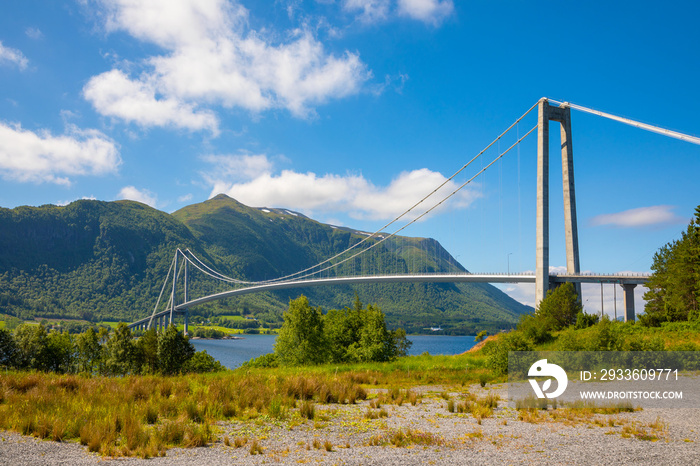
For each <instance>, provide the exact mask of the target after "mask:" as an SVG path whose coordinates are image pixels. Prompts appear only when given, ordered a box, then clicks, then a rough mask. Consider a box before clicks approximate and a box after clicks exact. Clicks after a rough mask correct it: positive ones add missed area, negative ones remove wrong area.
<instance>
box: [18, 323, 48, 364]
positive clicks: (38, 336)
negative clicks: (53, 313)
mask: <svg viewBox="0 0 700 466" xmlns="http://www.w3.org/2000/svg"><path fill="white" fill-rule="evenodd" d="M15 342H16V343H17V347H18V349H19V361H18V362H19V364H18V365H19V367H21V368H26V369H36V370H40V371H46V370H48V368H49V350H48V335H47V334H46V327H44V326H43V325H29V324H22V325H20V326H19V327H17V328H16V329H15Z"/></svg>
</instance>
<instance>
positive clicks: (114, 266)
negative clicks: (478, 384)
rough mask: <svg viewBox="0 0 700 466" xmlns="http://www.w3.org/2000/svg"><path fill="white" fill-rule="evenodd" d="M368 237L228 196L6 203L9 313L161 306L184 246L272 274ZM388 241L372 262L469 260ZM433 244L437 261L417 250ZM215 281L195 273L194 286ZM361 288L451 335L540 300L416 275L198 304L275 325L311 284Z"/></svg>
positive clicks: (398, 321)
mask: <svg viewBox="0 0 700 466" xmlns="http://www.w3.org/2000/svg"><path fill="white" fill-rule="evenodd" d="M362 238H363V236H362V234H361V232H356V231H354V230H352V229H347V228H337V227H333V226H330V225H325V224H322V223H319V222H316V221H314V220H312V219H309V218H307V217H305V216H303V215H301V214H297V213H294V212H290V211H288V210H282V209H272V208H270V209H262V208H260V209H257V208H250V207H247V206H244V205H243V204H240V203H239V202H237V201H235V200H233V199H231V198H229V197H227V196H223V195H220V196H217V197H215V198H213V199H210V200H208V201H206V202H203V203H200V204H195V205H191V206H188V207H185V208H183V209H181V210H179V211H177V212H175V213H173V214H171V215H169V214H167V213H164V212H161V211H158V210H156V209H153V208H150V207H148V206H145V205H143V204H139V203H137V202H132V201H118V202H100V201H90V200H82V201H76V202H73V203H72V204H70V205H68V206H65V207H57V206H50V205H49V206H41V207H18V208H16V209H11V210H10V209H0V247H1V248H2V254H0V290H1V291H0V313H4V314H9V315H14V316H17V317H20V318H31V317H34V316H41V317H73V318H82V319H86V320H91V321H95V320H101V319H104V320H125V321H131V320H133V319H135V318H137V317H143V316H145V315H148V314H150V312H151V311H152V309H153V306H154V304H155V300H156V298H157V296H158V293H159V292H160V288H161V286H162V280H163V278H164V277H165V275H166V273H167V270H168V267H169V266H170V261H171V260H172V256H173V253H174V251H175V249H176V248H177V247H180V248H183V249H185V248H189V249H191V250H192V251H193V252H195V253H196V254H197V256H198V257H200V258H201V259H202V260H203V261H205V262H206V263H208V264H210V265H211V266H213V267H214V268H216V269H217V270H220V271H222V272H223V273H226V274H227V275H229V276H232V277H236V278H240V279H246V280H264V279H269V278H274V277H278V276H281V275H284V274H288V273H292V272H295V271H297V270H299V269H300V268H302V267H306V266H310V265H313V264H315V263H317V262H318V261H320V260H322V259H325V258H327V257H329V256H331V255H333V254H335V253H337V252H340V251H342V250H343V249H345V248H347V247H348V246H349V245H351V244H354V243H356V242H358V241H360V240H361V239H362ZM421 245H423V246H426V245H427V246H428V247H427V248H426V247H422V248H421ZM376 251H377V253H376V254H374V255H373V257H372V258H371V259H365V261H366V260H369V261H374V264H375V266H377V267H379V268H382V267H388V266H389V265H388V264H391V267H392V269H391V271H392V272H393V271H396V269H397V268H400V269H401V270H402V271H406V272H418V271H423V272H434V271H445V272H446V271H456V270H464V269H463V268H462V267H461V266H460V265H459V264H458V263H456V262H455V261H454V259H453V258H452V257H451V256H450V255H449V253H447V251H445V250H444V249H443V248H442V247H441V246H440V245H439V243H437V242H436V241H434V240H432V239H424V238H406V237H404V238H397V239H392V240H389V241H386V242H385V243H384V244H382V245H381V246H380V247H378V248H376ZM425 251H430V254H431V255H430V257H429V258H428V259H427V260H425V259H424V260H422V261H420V262H418V261H416V260H415V259H414V258H415V256H416V255H417V254H422V255H425V254H426V253H425ZM365 265H366V264H365ZM346 266H347V267H355V266H357V267H360V266H362V264H361V263H359V262H358V263H357V264H352V263H348V264H347V265H346ZM204 286H205V285H204V283H201V282H199V281H197V279H196V278H193V280H192V282H191V284H190V287H191V293H192V295H197V293H198V292H202V291H204V289H205V288H204ZM356 293H357V294H358V296H359V297H360V299H361V300H362V301H363V302H366V303H374V304H377V305H379V306H380V307H381V309H382V310H383V311H384V312H385V313H386V315H387V320H388V322H389V325H390V326H391V327H395V326H402V327H404V328H405V329H406V330H407V331H409V332H419V331H421V330H422V329H423V328H425V327H430V326H437V325H440V326H442V328H443V329H445V330H446V331H447V332H449V333H471V332H473V331H474V330H479V329H482V328H488V329H492V330H495V329H497V328H504V327H509V326H512V325H513V324H514V323H515V322H517V320H518V317H519V315H520V314H521V313H523V312H526V311H528V310H529V309H528V308H527V307H525V306H523V305H521V304H520V303H517V302H516V301H514V300H512V299H511V298H509V297H508V296H507V295H505V294H503V293H502V292H500V291H499V290H498V289H496V288H494V287H492V286H490V285H479V284H460V285H453V284H415V285H414V284H406V285H358V286H334V287H318V288H309V289H302V290H299V289H296V290H289V291H287V292H276V293H264V294H251V295H245V296H242V297H241V298H237V299H235V300H234V299H229V300H226V301H219V302H215V303H211V304H209V305H204V306H201V307H199V308H195V309H193V311H194V312H197V313H199V314H201V315H205V316H207V315H212V314H229V315H231V314H233V315H251V316H254V317H256V318H257V319H258V320H260V321H263V322H266V323H268V324H272V326H275V325H278V324H280V323H281V321H282V313H283V311H284V310H285V309H286V308H287V306H288V303H289V299H290V298H296V297H297V296H299V294H305V295H306V296H308V298H309V301H310V302H311V303H312V304H313V305H315V306H322V307H323V308H324V309H330V308H341V307H343V306H345V305H346V304H347V303H348V302H352V300H353V297H354V295H355V294H356Z"/></svg>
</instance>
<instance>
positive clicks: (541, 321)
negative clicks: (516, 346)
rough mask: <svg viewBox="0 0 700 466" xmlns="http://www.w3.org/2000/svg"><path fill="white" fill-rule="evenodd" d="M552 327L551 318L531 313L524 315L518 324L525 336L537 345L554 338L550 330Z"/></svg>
mask: <svg viewBox="0 0 700 466" xmlns="http://www.w3.org/2000/svg"><path fill="white" fill-rule="evenodd" d="M550 327H551V323H550V320H549V319H546V318H542V317H539V316H533V315H531V314H526V315H524V316H522V317H521V318H520V323H519V324H518V330H519V331H521V332H522V333H523V335H524V336H525V338H527V339H528V340H530V341H531V342H532V343H534V344H536V345H539V344H542V343H546V342H548V341H550V340H551V339H552V334H551V333H550V332H549V328H550Z"/></svg>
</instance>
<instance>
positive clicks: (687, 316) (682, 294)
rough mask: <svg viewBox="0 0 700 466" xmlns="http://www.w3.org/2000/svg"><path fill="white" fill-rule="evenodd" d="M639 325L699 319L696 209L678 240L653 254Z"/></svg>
mask: <svg viewBox="0 0 700 466" xmlns="http://www.w3.org/2000/svg"><path fill="white" fill-rule="evenodd" d="M651 268H652V271H653V273H652V276H651V277H650V279H649V281H648V282H647V288H648V289H649V291H648V292H647V293H645V295H644V299H645V300H646V301H647V304H646V307H645V308H644V311H645V313H644V315H642V316H640V321H641V322H642V324H644V325H647V326H657V325H659V324H661V323H662V322H678V321H686V320H698V319H700V206H698V207H697V208H696V209H695V217H694V218H693V219H692V220H691V222H690V224H689V225H688V228H687V229H686V231H684V232H683V233H682V234H681V238H680V239H679V240H676V241H672V242H670V243H668V244H666V245H665V246H663V247H661V249H659V251H658V252H657V253H656V254H654V262H653V264H652V266H651Z"/></svg>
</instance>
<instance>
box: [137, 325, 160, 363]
mask: <svg viewBox="0 0 700 466" xmlns="http://www.w3.org/2000/svg"><path fill="white" fill-rule="evenodd" d="M136 346H138V348H139V350H140V352H141V355H142V356H143V371H144V372H147V373H149V374H155V373H156V372H158V332H156V329H155V328H150V329H148V330H146V331H145V332H144V334H143V335H141V338H139V339H138V340H137V342H136Z"/></svg>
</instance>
